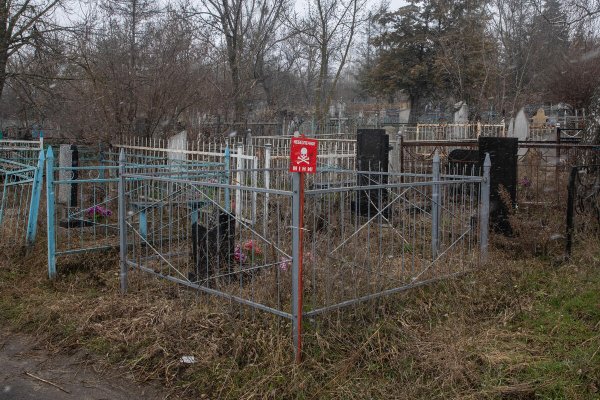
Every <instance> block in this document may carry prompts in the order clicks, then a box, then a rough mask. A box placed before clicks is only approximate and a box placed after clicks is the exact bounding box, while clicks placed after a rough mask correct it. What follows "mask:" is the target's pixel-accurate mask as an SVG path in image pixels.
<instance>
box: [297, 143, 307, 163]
mask: <svg viewBox="0 0 600 400" xmlns="http://www.w3.org/2000/svg"><path fill="white" fill-rule="evenodd" d="M300 163H305V164H309V158H308V149H307V148H306V147H303V148H301V149H300V155H299V156H298V164H300Z"/></svg>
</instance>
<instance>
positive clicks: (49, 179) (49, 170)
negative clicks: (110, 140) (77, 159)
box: [46, 148, 229, 278]
mask: <svg viewBox="0 0 600 400" xmlns="http://www.w3.org/2000/svg"><path fill="white" fill-rule="evenodd" d="M128 150H132V151H130V152H129V153H125V149H123V154H124V155H125V161H124V162H125V163H126V167H125V168H126V170H127V171H128V172H130V173H132V172H138V171H143V172H145V173H166V174H187V175H183V176H189V177H193V176H196V175H197V174H198V171H200V170H201V171H202V176H204V177H208V178H209V179H212V180H215V181H218V182H223V181H226V180H227V179H228V177H229V174H228V173H227V172H226V170H227V169H226V168H227V164H226V163H224V162H201V161H199V160H198V157H199V156H198V154H195V153H187V152H186V151H183V150H180V151H175V152H174V153H172V154H171V156H173V155H174V157H173V158H163V157H162V156H154V155H152V154H148V153H149V152H150V150H147V149H146V148H135V149H128ZM133 150H135V151H133ZM154 153H156V154H159V153H160V152H159V151H158V150H156V151H154ZM181 155H183V157H180V156H181ZM227 159H228V158H227ZM118 171H119V166H118V165H114V163H113V162H112V160H111V153H110V152H107V153H104V154H103V155H102V156H101V157H95V156H94V157H91V158H89V160H88V162H85V163H76V165H60V164H59V165H55V158H54V153H53V151H52V148H48V151H47V157H46V206H47V211H46V216H47V237H48V274H49V276H50V277H51V278H53V277H55V276H56V273H57V270H56V265H57V258H58V257H64V256H69V255H74V254H81V253H88V252H94V251H107V250H116V249H118V247H119V226H118V224H117V222H118V218H117V217H118V216H117V210H118V201H117V200H118V196H117V194H118V191H117V186H118V182H119V176H118Z"/></svg>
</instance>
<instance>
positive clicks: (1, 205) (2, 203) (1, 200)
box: [0, 172, 9, 226]
mask: <svg viewBox="0 0 600 400" xmlns="http://www.w3.org/2000/svg"><path fill="white" fill-rule="evenodd" d="M8 177H9V174H8V173H7V172H4V179H3V182H4V185H2V186H3V188H2V198H0V226H1V225H2V217H3V215H4V207H5V204H6V191H7V190H6V186H7V185H8V183H9V179H8Z"/></svg>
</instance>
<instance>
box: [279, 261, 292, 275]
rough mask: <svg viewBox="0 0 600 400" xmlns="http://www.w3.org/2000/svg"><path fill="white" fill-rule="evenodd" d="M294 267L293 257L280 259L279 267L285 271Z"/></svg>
mask: <svg viewBox="0 0 600 400" xmlns="http://www.w3.org/2000/svg"><path fill="white" fill-rule="evenodd" d="M291 267H292V259H291V258H282V259H281V260H280V261H279V269H280V270H281V271H283V272H287V270H288V269H290V268H291Z"/></svg>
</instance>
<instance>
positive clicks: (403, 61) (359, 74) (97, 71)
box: [0, 0, 600, 138]
mask: <svg viewBox="0 0 600 400" xmlns="http://www.w3.org/2000/svg"><path fill="white" fill-rule="evenodd" d="M599 2H600V0H525V1H523V0H457V1H450V0H410V1H409V3H408V4H407V5H406V6H403V7H401V8H400V9H397V10H393V9H389V7H387V6H386V5H385V4H375V3H374V2H372V1H370V2H367V0H306V1H303V2H296V3H294V2H293V1H291V0H188V1H185V0H182V1H180V2H175V1H171V2H156V1H151V0H97V1H91V0H89V1H72V0H0V125H4V126H6V125H9V124H17V125H19V126H20V127H26V126H31V125H33V124H37V125H39V126H46V127H53V128H56V129H60V130H61V131H65V132H70V133H71V135H94V137H99V138H105V137H115V136H123V135H131V134H136V135H144V136H153V135H154V136H157V135H165V134H168V133H170V132H174V131H177V130H180V129H183V128H185V127H192V126H194V127H198V126H202V125H203V124H208V123H214V121H215V120H219V121H223V122H243V121H248V120H262V121H273V120H277V119H278V118H283V117H284V116H285V117H288V116H290V115H292V116H300V117H301V118H312V119H314V120H315V121H316V123H317V124H319V123H323V122H324V121H325V120H326V119H327V116H328V113H329V109H330V107H331V105H332V104H333V103H334V102H335V101H337V100H339V99H343V100H344V101H347V102H349V101H352V100H355V99H363V100H364V99H367V98H369V99H379V101H381V102H394V101H396V100H397V98H398V96H399V95H403V96H408V99H409V101H410V103H411V109H413V110H416V112H412V113H411V119H412V120H413V121H414V120H416V118H417V116H418V112H417V111H418V110H420V109H422V108H423V107H424V106H425V105H426V104H429V103H431V102H447V103H451V102H458V101H466V102H467V103H468V104H469V105H470V107H471V108H472V110H473V112H474V113H477V112H481V111H483V110H486V109H488V108H492V107H493V109H494V110H498V111H499V112H500V111H501V112H502V114H503V115H506V116H507V117H509V116H510V115H513V114H514V113H515V112H516V111H517V110H518V109H519V108H520V107H521V106H522V105H523V104H527V103H531V102H550V101H552V102H561V101H562V102H568V103H569V104H571V105H572V106H573V107H577V108H585V107H588V106H589V104H590V102H591V101H592V98H593V93H594V90H595V89H596V88H597V87H598V86H599V84H600V67H599V66H600V62H599V61H600V46H599V43H600V42H599V30H598V21H599V19H598V18H597V17H598V16H599V15H600V3H599ZM1 128H2V126H0V129H1Z"/></svg>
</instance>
